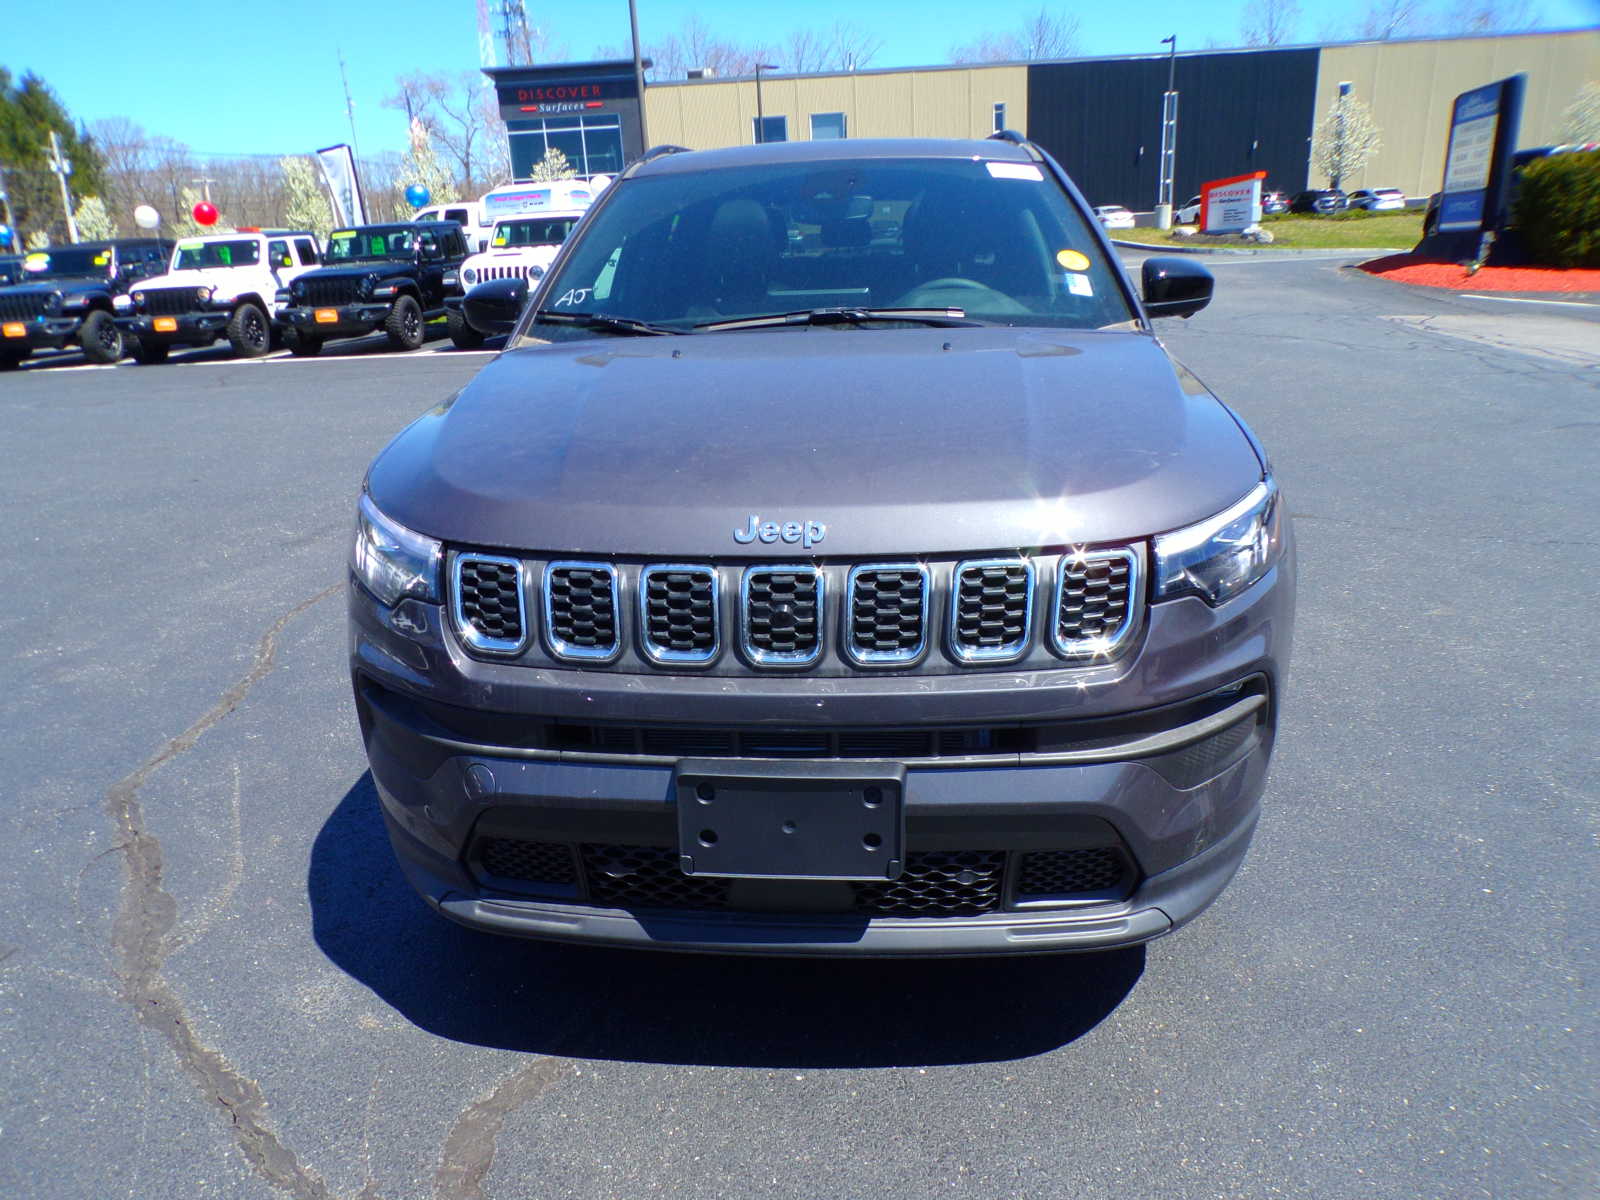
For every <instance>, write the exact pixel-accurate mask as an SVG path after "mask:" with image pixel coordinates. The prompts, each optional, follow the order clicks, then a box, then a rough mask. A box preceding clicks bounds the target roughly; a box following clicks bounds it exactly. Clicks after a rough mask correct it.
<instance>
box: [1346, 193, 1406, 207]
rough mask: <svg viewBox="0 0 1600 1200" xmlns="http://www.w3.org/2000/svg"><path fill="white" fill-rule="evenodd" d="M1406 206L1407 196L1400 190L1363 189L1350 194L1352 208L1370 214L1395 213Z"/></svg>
mask: <svg viewBox="0 0 1600 1200" xmlns="http://www.w3.org/2000/svg"><path fill="white" fill-rule="evenodd" d="M1405 206H1406V194H1405V193H1404V192H1402V191H1401V190H1400V189H1399V188H1371V189H1368V188H1362V189H1361V190H1360V191H1359V192H1351V193H1350V207H1351V208H1364V209H1366V210H1367V211H1368V212H1393V211H1395V210H1396V209H1402V208H1404V207H1405Z"/></svg>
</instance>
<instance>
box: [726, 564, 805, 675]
mask: <svg viewBox="0 0 1600 1200" xmlns="http://www.w3.org/2000/svg"><path fill="white" fill-rule="evenodd" d="M822 591H823V583H822V572H821V571H819V570H818V569H817V568H816V567H751V568H750V569H749V570H747V571H746V572H745V573H744V591H743V595H742V604H741V618H740V619H741V626H740V628H741V629H742V630H743V643H744V651H745V653H746V654H748V655H749V656H750V658H751V660H752V661H753V662H757V663H760V664H762V665H775V664H788V665H789V666H796V667H802V666H806V665H808V664H810V663H814V662H816V661H817V657H818V655H820V654H821V653H822Z"/></svg>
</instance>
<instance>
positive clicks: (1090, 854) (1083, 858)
mask: <svg viewBox="0 0 1600 1200" xmlns="http://www.w3.org/2000/svg"><path fill="white" fill-rule="evenodd" d="M1131 880H1132V871H1130V870H1129V867H1128V860H1127V859H1126V858H1125V857H1124V856H1123V854H1122V852H1121V851H1120V850H1118V849H1116V848H1115V847H1112V846H1095V847H1091V848H1089V849H1086V850H1035V851H1033V852H1031V853H1029V854H1024V855H1023V856H1022V866H1021V868H1020V870H1019V871H1018V873H1017V899H1018V900H1024V901H1025V900H1038V899H1041V898H1043V897H1046V896H1048V897H1051V898H1055V897H1068V896H1080V895H1087V894H1092V893H1107V892H1115V893H1126V892H1127V890H1128V884H1129V883H1130V882H1131Z"/></svg>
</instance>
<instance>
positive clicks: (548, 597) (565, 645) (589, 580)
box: [545, 563, 617, 658]
mask: <svg viewBox="0 0 1600 1200" xmlns="http://www.w3.org/2000/svg"><path fill="white" fill-rule="evenodd" d="M545 604H546V606H547V607H546V610H545V616H546V626H547V628H546V632H547V633H548V634H549V635H550V642H551V646H552V649H554V651H555V652H556V654H557V655H559V656H560V657H562V658H609V657H611V655H612V654H614V653H615V652H616V650H617V576H616V572H615V571H614V570H613V569H612V568H611V567H608V566H605V565H603V564H600V563H552V564H551V565H550V569H549V572H548V574H547V575H546V576H545Z"/></svg>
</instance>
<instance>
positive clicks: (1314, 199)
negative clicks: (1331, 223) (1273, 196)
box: [1289, 188, 1350, 216]
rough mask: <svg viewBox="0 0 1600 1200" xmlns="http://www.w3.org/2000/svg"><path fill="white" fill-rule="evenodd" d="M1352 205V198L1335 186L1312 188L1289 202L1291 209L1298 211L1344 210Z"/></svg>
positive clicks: (1324, 213)
mask: <svg viewBox="0 0 1600 1200" xmlns="http://www.w3.org/2000/svg"><path fill="white" fill-rule="evenodd" d="M1349 207H1350V199H1349V197H1347V196H1346V195H1345V194H1344V193H1343V192H1341V191H1338V190H1337V189H1335V188H1311V189H1310V190H1308V191H1304V192H1301V193H1299V194H1298V195H1297V196H1295V198H1294V199H1293V200H1291V201H1290V202H1289V211H1290V212H1297V213H1321V214H1323V215H1324V216H1326V215H1327V214H1328V213H1336V212H1343V211H1344V210H1345V209H1347V208H1349Z"/></svg>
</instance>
